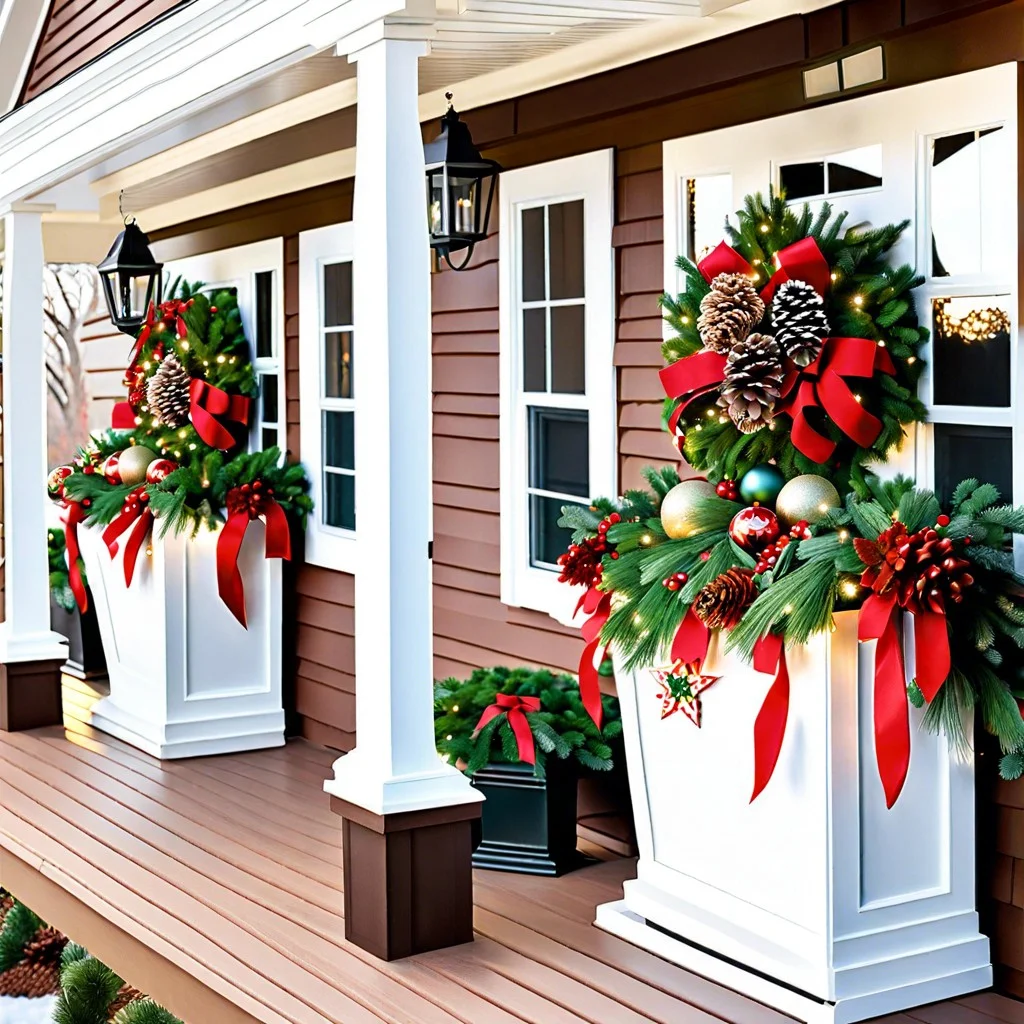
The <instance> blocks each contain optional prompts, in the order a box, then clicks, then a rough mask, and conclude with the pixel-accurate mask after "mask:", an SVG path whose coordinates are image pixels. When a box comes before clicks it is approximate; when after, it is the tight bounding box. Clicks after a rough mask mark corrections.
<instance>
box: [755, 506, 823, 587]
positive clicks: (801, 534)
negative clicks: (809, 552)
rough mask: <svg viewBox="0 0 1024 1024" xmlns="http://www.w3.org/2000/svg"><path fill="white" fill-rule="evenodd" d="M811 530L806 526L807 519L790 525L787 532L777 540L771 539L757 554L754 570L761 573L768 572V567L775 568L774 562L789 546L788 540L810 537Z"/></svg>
mask: <svg viewBox="0 0 1024 1024" xmlns="http://www.w3.org/2000/svg"><path fill="white" fill-rule="evenodd" d="M810 535H811V531H810V529H809V528H808V525H807V520H806V519H801V520H800V522H799V523H796V524H795V525H794V526H791V527H790V529H789V533H787V534H783V535H782V536H781V537H780V538H779V539H778V540H776V541H773V542H772V543H771V544H769V545H768V546H767V547H766V548H763V549H762V551H761V554H760V555H759V556H758V560H757V565H755V566H754V572H755V574H756V573H762V572H768V570H769V569H773V568H775V563H776V562H777V561H778V560H779V556H780V555H781V554H782V552H783V551H784V550H785V549H786V548H787V547H788V546H789V542H790V541H793V540H807V538H808V537H810Z"/></svg>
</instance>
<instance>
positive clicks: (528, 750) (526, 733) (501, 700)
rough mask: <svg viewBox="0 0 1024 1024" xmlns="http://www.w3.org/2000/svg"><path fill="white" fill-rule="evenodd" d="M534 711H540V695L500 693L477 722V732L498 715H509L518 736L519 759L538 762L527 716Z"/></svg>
mask: <svg viewBox="0 0 1024 1024" xmlns="http://www.w3.org/2000/svg"><path fill="white" fill-rule="evenodd" d="M533 711H540V697H518V696H516V695H515V694H513V693H499V694H497V695H496V696H495V698H494V703H493V704H492V705H491V706H490V707H489V708H487V709H486V710H485V711H484V713H483V714H482V715H481V716H480V721H479V722H477V723H476V732H479V731H480V730H481V729H482V728H483V727H484V726H485V725H487V723H488V722H490V721H491V720H492V719H494V718H497V717H498V715H507V716H508V724H509V726H510V727H511V729H512V734H513V735H514V736H515V738H516V750H518V752H519V760H520V761H525V762H526V763H527V764H536V763H537V751H536V749H535V748H534V745H533V731H532V730H531V729H530V723H529V722H528V721H527V718H526V715H527V714H528V713H529V712H533Z"/></svg>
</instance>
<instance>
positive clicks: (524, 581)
mask: <svg viewBox="0 0 1024 1024" xmlns="http://www.w3.org/2000/svg"><path fill="white" fill-rule="evenodd" d="M582 596H583V591H582V590H581V589H580V588H579V587H570V586H568V585H566V584H565V583H559V582H558V576H557V575H556V574H555V573H554V572H548V571H546V570H544V569H533V568H530V569H525V570H523V571H522V572H521V573H517V574H516V576H515V578H514V579H512V580H509V581H508V582H506V579H505V577H504V576H503V577H502V587H501V601H502V604H506V605H508V606H509V607H511V608H525V609H527V610H529V611H535V612H540V613H542V614H544V615H547V616H549V617H550V618H552V619H554V620H555V621H556V622H558V623H560V624H561V625H563V626H569V627H571V628H574V629H578V628H579V626H580V623H581V622H582V621H583V619H584V618H585V616H583V615H582V614H580V615H576V605H577V604H579V600H580V598H581V597H582Z"/></svg>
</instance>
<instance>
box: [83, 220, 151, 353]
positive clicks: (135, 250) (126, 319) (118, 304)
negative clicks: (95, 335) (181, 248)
mask: <svg viewBox="0 0 1024 1024" xmlns="http://www.w3.org/2000/svg"><path fill="white" fill-rule="evenodd" d="M96 269H97V270H98V271H99V273H100V280H101V281H102V282H103V294H104V296H105V297H106V300H107V309H108V310H109V311H110V319H111V322H112V323H113V325H114V326H115V327H116V328H117V329H118V330H119V331H121V332H122V333H124V334H130V335H131V336H132V337H134V336H135V335H136V334H137V333H138V331H139V328H140V327H141V326H142V323H143V321H144V320H145V319H146V311H147V310H148V309H149V304H150V303H151V302H152V303H155V304H156V305H158V306H159V305H160V302H161V300H162V297H163V295H162V293H163V280H162V273H163V269H164V268H163V264H162V263H157V262H156V260H155V259H153V254H152V253H151V252H150V251H149V239H148V238H147V237H146V236H145V234H144V233H143V231H142V228H140V227H139V225H138V224H137V223H136V222H135V218H134V217H133V218H132V219H131V220H128V219H127V218H126V219H125V222H124V230H123V231H122V232H121V233H120V234H119V235H118V236H117V238H116V239H115V240H114V244H113V245H112V246H111V247H110V252H108V253H107V255H106V257H105V258H104V260H103V262H102V263H101V264H100V265H99V266H98V267H97V268H96Z"/></svg>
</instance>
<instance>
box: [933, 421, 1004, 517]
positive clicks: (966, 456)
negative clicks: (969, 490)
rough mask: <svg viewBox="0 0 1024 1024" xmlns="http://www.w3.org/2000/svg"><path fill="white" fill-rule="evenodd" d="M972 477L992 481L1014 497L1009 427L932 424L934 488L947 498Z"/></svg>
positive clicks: (945, 499)
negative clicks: (954, 489) (933, 437)
mask: <svg viewBox="0 0 1024 1024" xmlns="http://www.w3.org/2000/svg"><path fill="white" fill-rule="evenodd" d="M968 477H975V478H976V479H978V480H981V481H982V482H984V483H990V484H995V486H996V487H997V488H998V489H999V493H1000V494H1001V495H1002V496H1003V500H1004V501H1006V502H1012V501H1013V435H1012V432H1011V430H1010V428H1009V427H975V426H965V425H962V424H959V423H936V424H935V492H936V494H938V496H939V498H940V500H942V501H949V499H950V496H951V495H952V493H953V488H954V487H956V485H957V484H958V483H960V481H961V480H966V479H967V478H968Z"/></svg>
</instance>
